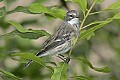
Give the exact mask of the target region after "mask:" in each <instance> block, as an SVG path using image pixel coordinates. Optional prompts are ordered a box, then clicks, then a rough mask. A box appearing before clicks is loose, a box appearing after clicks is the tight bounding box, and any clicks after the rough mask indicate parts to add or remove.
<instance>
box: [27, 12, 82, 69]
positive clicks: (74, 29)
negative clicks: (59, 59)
mask: <svg viewBox="0 0 120 80" xmlns="http://www.w3.org/2000/svg"><path fill="white" fill-rule="evenodd" d="M79 26H80V25H79V14H78V13H77V11H75V10H71V11H68V12H67V13H66V16H65V19H64V21H63V23H62V24H61V25H60V26H59V27H58V29H57V30H56V31H55V33H54V34H53V35H52V36H51V37H50V38H48V39H47V40H46V41H45V42H44V43H43V50H42V51H41V52H39V53H37V54H36V56H38V57H42V56H47V55H57V54H63V53H65V52H67V51H68V50H70V49H71V48H72V45H73V44H74V42H73V40H74V38H77V37H78V36H79ZM32 62H33V61H32V60H30V61H29V62H28V63H27V64H26V65H25V68H26V67H27V66H29V65H30V64H31V63H32Z"/></svg>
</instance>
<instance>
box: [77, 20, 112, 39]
mask: <svg viewBox="0 0 120 80" xmlns="http://www.w3.org/2000/svg"><path fill="white" fill-rule="evenodd" d="M112 20H113V19H112V18H108V19H107V20H105V21H103V22H102V23H100V24H98V25H96V26H94V27H92V28H90V29H88V30H85V31H84V32H82V33H81V35H80V36H79V39H78V41H79V40H81V39H85V38H87V39H90V37H91V36H93V35H94V31H96V30H97V29H99V28H101V27H103V26H104V25H106V24H108V23H110V22H111V21H112Z"/></svg>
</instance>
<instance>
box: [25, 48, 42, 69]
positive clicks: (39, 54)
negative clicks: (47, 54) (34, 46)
mask: <svg viewBox="0 0 120 80" xmlns="http://www.w3.org/2000/svg"><path fill="white" fill-rule="evenodd" d="M43 52H44V50H42V51H41V52H39V53H37V54H36V56H39V57H41V56H42V54H43ZM32 62H33V60H30V61H29V62H27V63H26V64H25V66H24V69H25V68H27V67H28V66H29V65H30V64H31V63H32Z"/></svg>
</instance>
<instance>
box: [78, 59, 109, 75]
mask: <svg viewBox="0 0 120 80" xmlns="http://www.w3.org/2000/svg"><path fill="white" fill-rule="evenodd" d="M79 60H81V61H82V62H83V63H85V64H87V65H88V66H89V67H90V68H91V69H94V70H95V71H98V72H104V73H109V72H111V69H110V68H109V67H102V68H97V67H94V66H93V65H92V64H91V63H90V62H89V61H88V60H86V59H82V58H80V59H79Z"/></svg>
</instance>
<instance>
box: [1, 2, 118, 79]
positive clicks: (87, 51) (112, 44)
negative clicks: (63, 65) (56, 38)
mask: <svg viewBox="0 0 120 80" xmlns="http://www.w3.org/2000/svg"><path fill="white" fill-rule="evenodd" d="M116 1H120V0H105V1H104V2H103V3H101V4H97V5H95V6H94V8H93V9H92V12H95V11H99V10H103V9H105V8H106V7H108V6H109V5H110V4H112V3H114V2H116ZM36 2H37V3H40V4H42V5H44V6H57V7H59V8H62V9H64V10H66V11H68V10H73V9H75V10H77V11H79V13H80V17H81V20H82V18H83V14H82V12H81V11H80V8H79V7H78V5H77V4H75V3H73V2H65V1H64V0H5V1H3V2H0V7H3V6H6V8H7V10H8V11H10V10H13V9H14V8H16V7H17V6H28V5H30V4H32V3H36ZM89 5H91V0H88V7H89ZM117 11H118V10H116V11H115V10H114V11H106V12H103V13H101V14H95V15H92V16H90V17H88V19H87V21H86V23H85V24H88V23H90V22H93V21H96V20H105V19H107V18H109V17H111V16H113V15H114V14H116V12H117ZM11 20H14V21H17V22H19V23H20V24H21V25H22V26H24V27H25V28H26V29H29V28H31V29H35V30H37V29H38V30H41V29H43V30H46V31H47V32H49V33H51V34H52V33H53V32H54V30H55V28H56V27H57V26H58V25H60V23H61V22H62V20H61V19H58V18H52V17H51V16H46V15H45V14H34V15H33V14H26V13H22V12H16V13H12V14H9V15H5V16H4V18H2V19H0V35H4V34H6V33H9V32H11V31H13V30H14V27H12V26H11V25H10V24H9V23H7V21H11ZM91 27H92V26H91ZM47 38H48V37H42V38H39V39H31V40H30V39H25V38H21V37H19V36H10V37H4V38H3V37H2V38H0V68H1V69H5V70H7V71H9V72H11V73H13V74H14V75H16V76H18V77H20V78H24V80H50V79H49V78H50V76H51V74H50V72H49V71H48V70H47V69H45V68H44V67H42V66H41V65H38V64H37V63H33V64H31V65H30V66H29V67H28V68H27V69H25V70H23V66H24V63H25V62H27V60H20V61H19V58H18V59H17V60H18V61H17V60H14V58H13V57H12V56H11V54H13V53H16V52H34V53H35V52H38V51H40V49H41V46H42V43H43V42H44V41H45V40H46V39H47ZM65 55H67V54H65ZM72 57H74V58H76V57H77V58H78V57H83V58H86V59H87V60H89V61H90V62H91V63H92V64H93V65H94V66H96V67H103V66H105V65H107V66H108V67H110V68H111V69H112V72H111V73H101V72H97V71H94V70H92V69H91V68H89V67H88V66H86V65H85V64H83V63H82V62H81V61H79V60H76V59H72V60H71V62H70V66H69V76H72V75H87V76H90V77H92V78H93V80H120V69H119V68H120V20H114V21H112V22H111V23H109V24H107V25H105V26H104V27H103V28H101V29H99V30H97V31H96V32H95V34H94V36H93V37H91V39H90V40H85V39H84V40H81V41H80V42H79V43H78V44H77V45H76V47H75V48H74V49H73V51H72ZM15 59H16V58H15ZM44 60H45V61H55V62H56V63H58V62H60V61H61V60H60V59H58V58H57V57H51V56H48V57H44ZM73 65H74V66H73ZM0 80H11V79H10V78H9V77H7V76H5V75H3V74H2V73H0ZM56 80H57V79H56ZM69 80H74V79H69Z"/></svg>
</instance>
